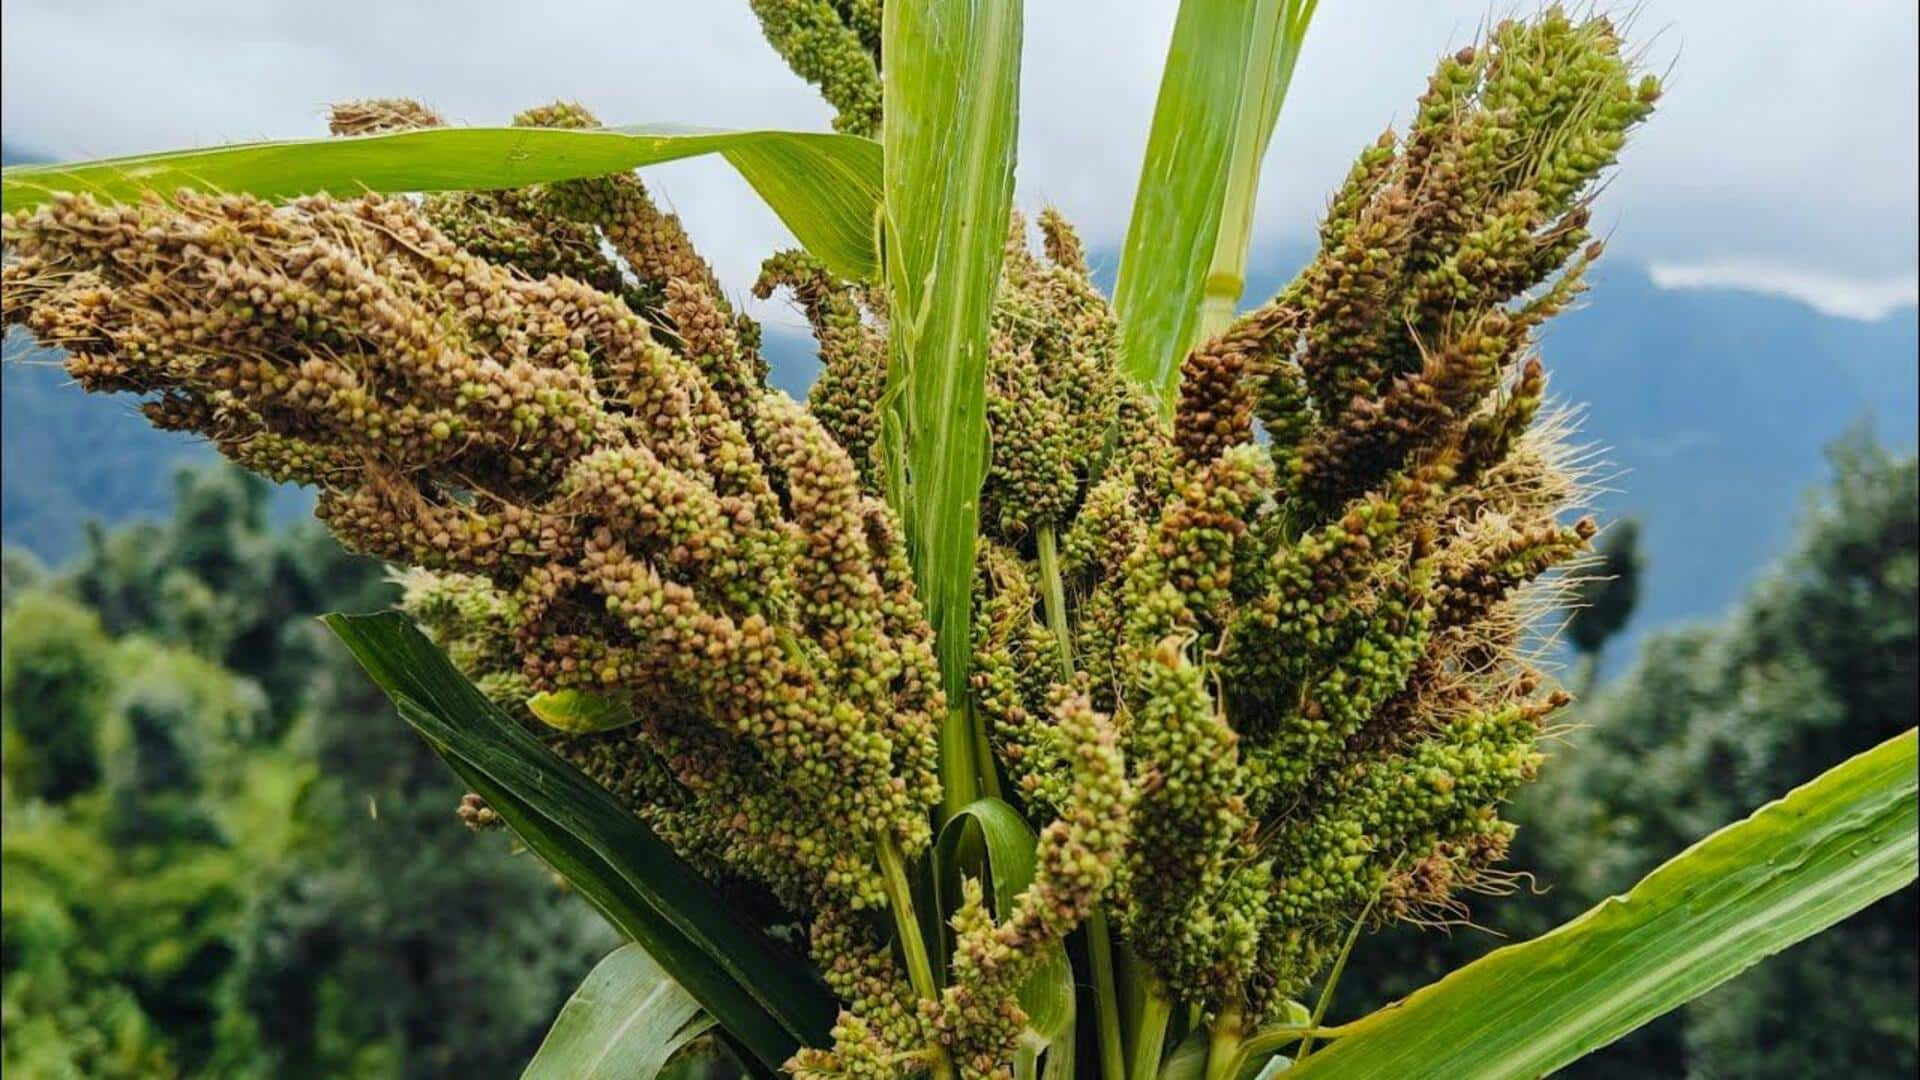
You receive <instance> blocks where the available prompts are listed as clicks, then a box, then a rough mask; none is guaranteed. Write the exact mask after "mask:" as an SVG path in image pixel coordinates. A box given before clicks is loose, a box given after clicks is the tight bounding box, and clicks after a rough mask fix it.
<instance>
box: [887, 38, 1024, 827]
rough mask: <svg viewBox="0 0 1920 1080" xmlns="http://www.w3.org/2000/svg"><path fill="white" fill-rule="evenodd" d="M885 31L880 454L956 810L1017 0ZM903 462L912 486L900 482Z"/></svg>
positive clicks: (1015, 69)
mask: <svg viewBox="0 0 1920 1080" xmlns="http://www.w3.org/2000/svg"><path fill="white" fill-rule="evenodd" d="M884 29H885V46H884V50H885V54H886V57H887V76H886V85H885V118H886V119H885V129H886V130H885V136H886V137H885V139H884V142H883V146H884V154H885V159H886V167H885V217H884V220H883V232H884V235H885V238H886V239H885V245H886V260H885V261H886V268H885V273H886V283H887V291H888V294H889V303H890V307H891V312H892V314H891V317H890V319H889V325H890V333H891V336H892V341H891V350H890V360H889V364H888V378H887V383H888V395H889V399H890V401H891V408H890V414H891V415H890V416H889V418H888V420H887V431H888V432H889V436H888V438H887V443H886V450H887V456H888V462H889V465H888V473H889V476H890V477H892V478H893V479H892V488H893V490H892V491H891V492H890V494H891V496H892V498H893V499H894V503H895V506H896V508H898V509H899V510H900V511H901V516H902V517H903V518H904V519H905V522H906V530H907V537H908V543H909V550H910V553H911V555H912V558H913V562H914V572H915V576H916V580H917V583H918V585H919V590H920V596H921V601H922V603H924V604H925V605H926V609H927V618H928V620H929V621H930V622H931V623H932V624H933V627H934V631H935V635H936V649H937V651H938V654H939V660H940V672H941V681H942V684H943V685H944V687H945V689H946V692H947V699H948V701H949V703H951V708H950V712H949V716H948V718H947V723H946V727H945V728H944V729H943V731H942V739H941V780H942V783H943V784H944V785H945V787H946V789H947V791H946V794H947V806H946V809H947V810H948V811H949V812H951V811H953V810H955V809H958V807H960V806H962V805H965V804H966V803H968V802H971V801H972V800H973V799H974V797H975V796H977V795H979V794H982V793H983V792H982V789H981V787H980V781H981V761H982V759H983V757H984V755H983V754H982V753H981V752H980V747H979V746H977V745H976V744H977V743H978V741H979V740H978V738H977V733H976V731H975V730H974V727H973V723H972V720H971V716H970V710H969V709H967V708H966V701H967V698H968V693H969V691H968V687H967V668H968V664H969V661H970V659H971V657H970V655H969V654H970V651H971V645H970V642H969V637H968V629H967V628H968V623H969V618H970V614H971V612H970V607H971V602H972V585H973V554H974V543H975V539H976V534H977V533H978V531H979V519H980V487H981V484H982V483H983V482H984V480H985V477H986V455H987V427H986V422H987V421H986V376H987V331H988V324H989V321H990V319H991V317H992V314H993V297H994V291H995V289H996V288H997V287H998V284H999V280H1000V265H1001V261H1002V259H1003V257H1004V254H1005V251H1004V245H1005V241H1006V235H1007V225H1008V221H1009V219H1010V216H1011V214H1012V210H1013V163H1014V143H1015V139H1016V135H1017V131H1018V126H1019V116H1018V112H1019V96H1020V43H1021V4H1020V2H1019V0H971V2H969V0H938V2H932V3H918V4H889V5H887V6H886V10H885V24H884ZM903 440H904V441H903ZM903 471H904V474H905V475H908V476H910V477H911V490H910V491H902V490H901V488H900V480H901V477H902V474H903Z"/></svg>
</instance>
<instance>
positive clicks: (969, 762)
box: [940, 693, 982, 824]
mask: <svg viewBox="0 0 1920 1080" xmlns="http://www.w3.org/2000/svg"><path fill="white" fill-rule="evenodd" d="M978 727H979V725H978V723H977V720H976V718H975V716H974V715H973V708H972V701H971V699H970V698H969V697H967V696H966V695H965V694H964V693H963V694H962V695H961V696H960V697H958V698H950V699H949V700H948V702H947V720H946V723H944V724H941V725H940V822H941V823H942V824H944V823H945V822H946V821H948V820H949V819H951V818H952V817H953V816H954V815H955V814H958V813H959V812H960V811H961V810H964V809H966V807H967V805H968V804H970V803H972V802H973V801H974V800H975V799H978V798H979V797H980V796H981V794H982V789H981V786H980V754H979V752H978V750H977V749H976V748H977V746H978V744H979V743H980V741H981V740H980V739H979V738H978Z"/></svg>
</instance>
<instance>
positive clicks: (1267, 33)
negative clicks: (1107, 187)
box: [1113, 0, 1314, 402]
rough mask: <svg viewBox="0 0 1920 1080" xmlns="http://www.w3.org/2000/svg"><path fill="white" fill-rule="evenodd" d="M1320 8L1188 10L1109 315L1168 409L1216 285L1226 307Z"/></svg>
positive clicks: (1304, 3)
mask: <svg viewBox="0 0 1920 1080" xmlns="http://www.w3.org/2000/svg"><path fill="white" fill-rule="evenodd" d="M1313 7H1314V4H1313V2H1312V0H1185V2H1184V3H1182V4H1181V5H1180V14H1179V17H1178V19H1177V20H1176V21H1175V23H1174V28H1173V41H1172V44H1171V45H1170V46H1169V48H1168V50H1167V63H1166V67H1165V68H1164V70H1163V71H1162V74H1161V78H1160V96H1159V99H1158V101H1157V102H1156V104H1155V105H1154V113H1153V128H1152V131H1151V133H1150V134H1149V135H1148V138H1147V153H1146V158H1145V160H1144V161H1143V162H1142V164H1141V167H1140V184H1139V187H1138V188H1137V189H1136V191H1135V194H1134V199H1133V219H1132V221H1131V223H1130V224H1129V225H1128V227H1127V238H1126V241H1125V243H1124V244H1123V246H1122V248H1121V255H1120V273H1119V278H1118V280H1117V281H1116V282H1115V284H1114V292H1113V306H1114V311H1115V313H1116V314H1118V315H1119V317H1120V343H1121V354H1122V360H1123V363H1124V366H1125V368H1126V370H1127V372H1128V373H1129V374H1130V375H1132V376H1133V378H1134V379H1135V380H1136V381H1138V382H1139V383H1140V384H1141V385H1142V386H1145V387H1147V388H1148V389H1149V390H1151V391H1152V392H1153V393H1154V395H1155V396H1156V397H1157V398H1159V399H1160V400H1161V401H1162V402H1171V400H1172V394H1173V391H1174V386H1175V382H1176V379H1175V376H1176V375H1177V373H1178V370H1179V363H1180V359H1181V357H1183V356H1185V355H1186V353H1187V350H1188V349H1190V348H1191V347H1192V346H1193V345H1194V344H1195V340H1196V338H1197V337H1198V336H1199V327H1200V310H1201V306H1202V299H1203V298H1204V297H1205V296H1206V295H1207V293H1208V292H1209V291H1210V290H1209V279H1210V278H1212V277H1218V278H1220V279H1222V280H1221V281H1220V282H1218V283H1217V285H1218V288H1219V289H1220V291H1221V292H1222V293H1223V295H1224V294H1225V293H1227V292H1230V293H1231V298H1230V299H1228V300H1227V301H1226V302H1227V304H1228V305H1229V306H1230V305H1231V303H1232V301H1233V300H1237V299H1238V297H1239V293H1240V288H1241V285H1240V280H1241V278H1242V277H1243V275H1244V274H1245V269H1246V255H1247V235H1248V231H1249V230H1250V229H1251V228H1252V224H1253V217H1252V213H1253V198H1254V194H1255V192H1256V189H1257V188H1258V186H1259V178H1260V162H1261V159H1262V158H1263V157H1265V155H1266V149H1267V144H1268V142H1269V140H1271V138H1272V136H1273V129H1274V125H1275V123H1276V122H1277V121H1278V120H1279V117H1280V106H1281V103H1282V102H1283V101H1284V100H1285V97H1286V90H1287V84H1288V82H1289V81H1290V80H1291V79H1292V77H1293V65H1294V61H1295V59H1296V58H1297V57H1298V55H1299V50H1300V45H1301V41H1302V39H1303V38H1304V36H1305V34H1306V26H1307V23H1308V22H1309V21H1310V20H1311V18H1312V15H1313Z"/></svg>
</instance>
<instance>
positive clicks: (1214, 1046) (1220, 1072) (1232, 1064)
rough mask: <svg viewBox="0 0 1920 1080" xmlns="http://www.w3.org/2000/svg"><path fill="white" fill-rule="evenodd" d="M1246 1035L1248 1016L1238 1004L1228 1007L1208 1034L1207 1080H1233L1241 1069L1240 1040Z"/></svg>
mask: <svg viewBox="0 0 1920 1080" xmlns="http://www.w3.org/2000/svg"><path fill="white" fill-rule="evenodd" d="M1245 1035H1246V1015H1245V1014H1244V1013H1242V1012H1241V1010H1240V1006H1239V1005H1237V1004H1234V1005H1227V1006H1225V1007H1223V1008H1222V1009H1221V1010H1220V1015H1219V1016H1218V1017H1216V1018H1215V1019H1214V1021H1213V1026H1212V1027H1211V1028H1209V1029H1208V1032H1207V1080H1233V1076H1234V1074H1235V1073H1236V1072H1237V1071H1238V1069H1239V1063H1240V1040H1241V1038H1242V1037H1243V1036H1245Z"/></svg>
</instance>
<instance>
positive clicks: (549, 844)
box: [325, 612, 836, 1068]
mask: <svg viewBox="0 0 1920 1080" xmlns="http://www.w3.org/2000/svg"><path fill="white" fill-rule="evenodd" d="M325 621H326V624H327V625H328V626H329V627H330V628H332V630H333V632H334V633H335V634H337V635H339V637H340V639H341V640H342V641H344V642H345V643H346V645H347V647H348V648H349V649H351V650H352V651H353V654H354V656H355V658H356V659H358V660H359V661H360V663H361V666H363V667H365V668H366V669H367V673H368V674H369V675H371V676H372V677H373V680H374V682H376V683H378V684H379V686H380V688H381V689H382V690H384V691H386V693H387V696H388V697H389V698H391V699H392V700H393V703H394V706H395V707H396V708H397V709H398V710H399V712H400V716H401V718H402V719H404V720H405V721H406V722H407V723H408V724H410V725H412V726H413V728H414V729H415V730H416V731H418V732H419V733H420V735H421V736H422V737H423V738H425V739H426V741H427V744H428V745H429V746H431V747H433V749H434V751H435V752H437V753H438V754H439V755H440V756H441V757H442V758H444V759H446V761H447V764H448V765H450V766H452V768H453V770H454V772H455V773H457V774H458V775H459V776H460V778H461V779H462V780H464V781H465V782H466V783H467V784H468V785H469V786H470V787H471V788H472V789H473V791H474V792H476V793H477V794H479V795H480V796H481V797H482V798H484V799H486V800H487V804H488V805H489V806H490V807H492V808H493V809H494V810H495V811H496V812H498V813H499V814H500V815H501V816H502V817H503V818H505V819H506V821H507V824H508V825H510V826H512V828H513V830H514V832H515V833H517V834H518V835H519V836H520V838H521V839H522V840H524V841H525V842H526V844H527V846H528V847H530V848H532V849H533V850H534V851H536V852H538V853H539V855H540V856H541V858H543V859H545V860H546V861H547V863H548V865H550V866H552V867H553V868H554V870H555V871H557V872H558V873H560V874H561V875H562V876H564V877H565V878H566V879H567V880H568V881H569V882H571V883H572V884H573V886H574V887H575V889H577V890H578V891H579V893H580V894H581V895H582V896H584V897H586V898H587V900H588V901H589V902H591V903H592V904H593V905H594V906H595V907H596V908H598V909H599V910H600V911H601V913H603V914H604V915H606V917H607V918H608V920H609V921H611V922H612V923H613V924H614V925H615V926H617V927H619V928H620V930H621V931H622V932H623V933H625V934H626V935H627V936H628V937H629V938H631V939H632V940H634V941H636V942H638V943H639V944H640V945H642V946H644V947H645V948H646V950H647V952H648V953H649V954H650V955H651V956H652V957H653V958H654V959H655V960H656V961H658V962H659V964H660V965H661V966H662V967H663V968H665V969H666V970H667V971H668V972H670V973H671V974H672V975H673V978H674V979H675V981H677V982H678V983H679V984H680V985H682V986H684V987H686V989H687V992H688V993H690V994H692V995H693V997H694V1000H696V1001H698V1002H699V1003H700V1006H701V1008H703V1009H705V1010H706V1011H707V1012H708V1013H710V1014H711V1015H713V1016H714V1017H715V1018H716V1019H717V1020H718V1021H719V1022H720V1023H721V1024H722V1025H723V1026H724V1027H725V1028H726V1029H727V1031H728V1033H729V1034H730V1035H732V1036H733V1037H734V1038H735V1039H736V1040H737V1041H738V1042H739V1043H740V1044H741V1045H743V1046H745V1047H746V1048H747V1050H748V1051H749V1052H751V1053H752V1054H753V1055H754V1056H755V1057H757V1058H758V1059H759V1060H760V1061H761V1062H762V1063H763V1064H765V1065H766V1066H768V1067H769V1068H778V1067H779V1066H780V1065H781V1064H782V1063H783V1062H784V1061H785V1060H786V1059H787V1058H788V1057H790V1056H791V1055H792V1053H793V1051H794V1050H795V1049H796V1048H797V1047H798V1046H800V1045H801V1044H809V1045H825V1043H826V1042H827V1038H828V1031H829V1029H830V1027H831V1025H832V1023H833V1017H834V1015H835V1012H836V1006H835V1004H834V1001H833V997H832V995H831V994H830V993H829V992H828V991H827V990H826V989H825V987H823V986H821V985H820V984H819V983H818V982H816V981H814V980H813V979H812V978H811V977H810V975H809V973H808V970H807V968H806V965H805V964H804V963H802V962H800V961H799V960H798V959H797V958H795V957H793V956H791V955H789V954H786V953H783V952H782V951H780V950H779V949H778V948H776V947H775V946H774V945H773V943H772V942H770V941H769V940H767V939H766V938H765V937H764V936H763V935H762V934H760V933H759V932H758V931H757V930H754V929H752V928H751V927H748V926H747V925H745V924H744V923H742V922H741V921H740V920H738V919H737V918H735V917H734V916H733V914H732V912H731V910H730V908H729V907H728V905H727V903H726V901H725V899H724V898H723V897H722V896H721V894H720V893H719V892H718V891H717V890H715V889H714V888H713V886H712V885H711V884H709V883H708V882H707V881H706V879H704V878H702V877H701V876H700V875H699V873H698V872H697V871H695V870H694V869H693V868H692V867H690V866H688V865H687V864H686V863H685V862H684V861H682V860H681V859H680V857H679V856H678V855H676V854H675V853H674V852H673V849H672V848H670V847H668V846H667V845H666V843H665V842H663V841H662V840H660V838H659V837H657V836H655V835H654V834H653V832H652V831H651V830H650V829H648V828H647V827H646V825H645V824H644V823H642V822H641V821H640V820H639V819H638V818H636V817H634V816H633V814H631V813H629V812H628V811H627V810H625V809H624V808H622V807H621V806H620V804H619V803H617V802H615V801H614V799H613V797H612V796H611V795H609V794H607V792H606V791H605V790H604V789H602V788H601V787H600V786H599V785H597V784H595V783H593V781H591V780H589V779H587V778H586V777H585V776H583V775H581V773H580V772H579V771H578V770H576V769H575V768H573V766H571V765H569V764H567V763H566V762H565V761H563V760H562V759H561V758H560V757H559V756H557V755H556V754H554V753H553V751H551V750H549V749H548V748H547V747H546V746H545V745H544V744H542V743H541V742H540V740H539V739H538V738H536V737H535V736H534V735H533V733H532V732H530V731H528V730H526V729H525V728H523V727H521V726H520V725H519V724H518V723H516V722H514V720H513V719H512V718H511V717H509V716H507V715H506V714H505V713H503V712H501V711H500V709H499V708H498V707H496V706H495V705H494V704H493V703H492V702H490V701H488V700H487V699H486V697H485V696H483V695H482V694H481V693H480V692H479V691H478V690H476V689H475V688H474V686H473V684H472V683H470V682H468V681H467V680H466V678H465V677H464V676H463V675H461V674H460V672H459V671H457V670H456V669H455V668H454V667H453V665H452V664H451V663H449V662H448V661H447V658H446V656H445V655H444V654H443V653H441V652H440V650H439V649H438V648H437V647H435V646H434V644H433V643H432V642H430V641H428V640H427V639H426V637H425V636H423V635H422V634H421V633H420V631H418V630H417V629H415V628H414V626H413V623H412V622H411V621H409V620H408V619H407V618H406V617H405V616H404V615H400V614H398V613H394V612H387V613H382V614H377V615H329V616H326V619H325Z"/></svg>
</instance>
